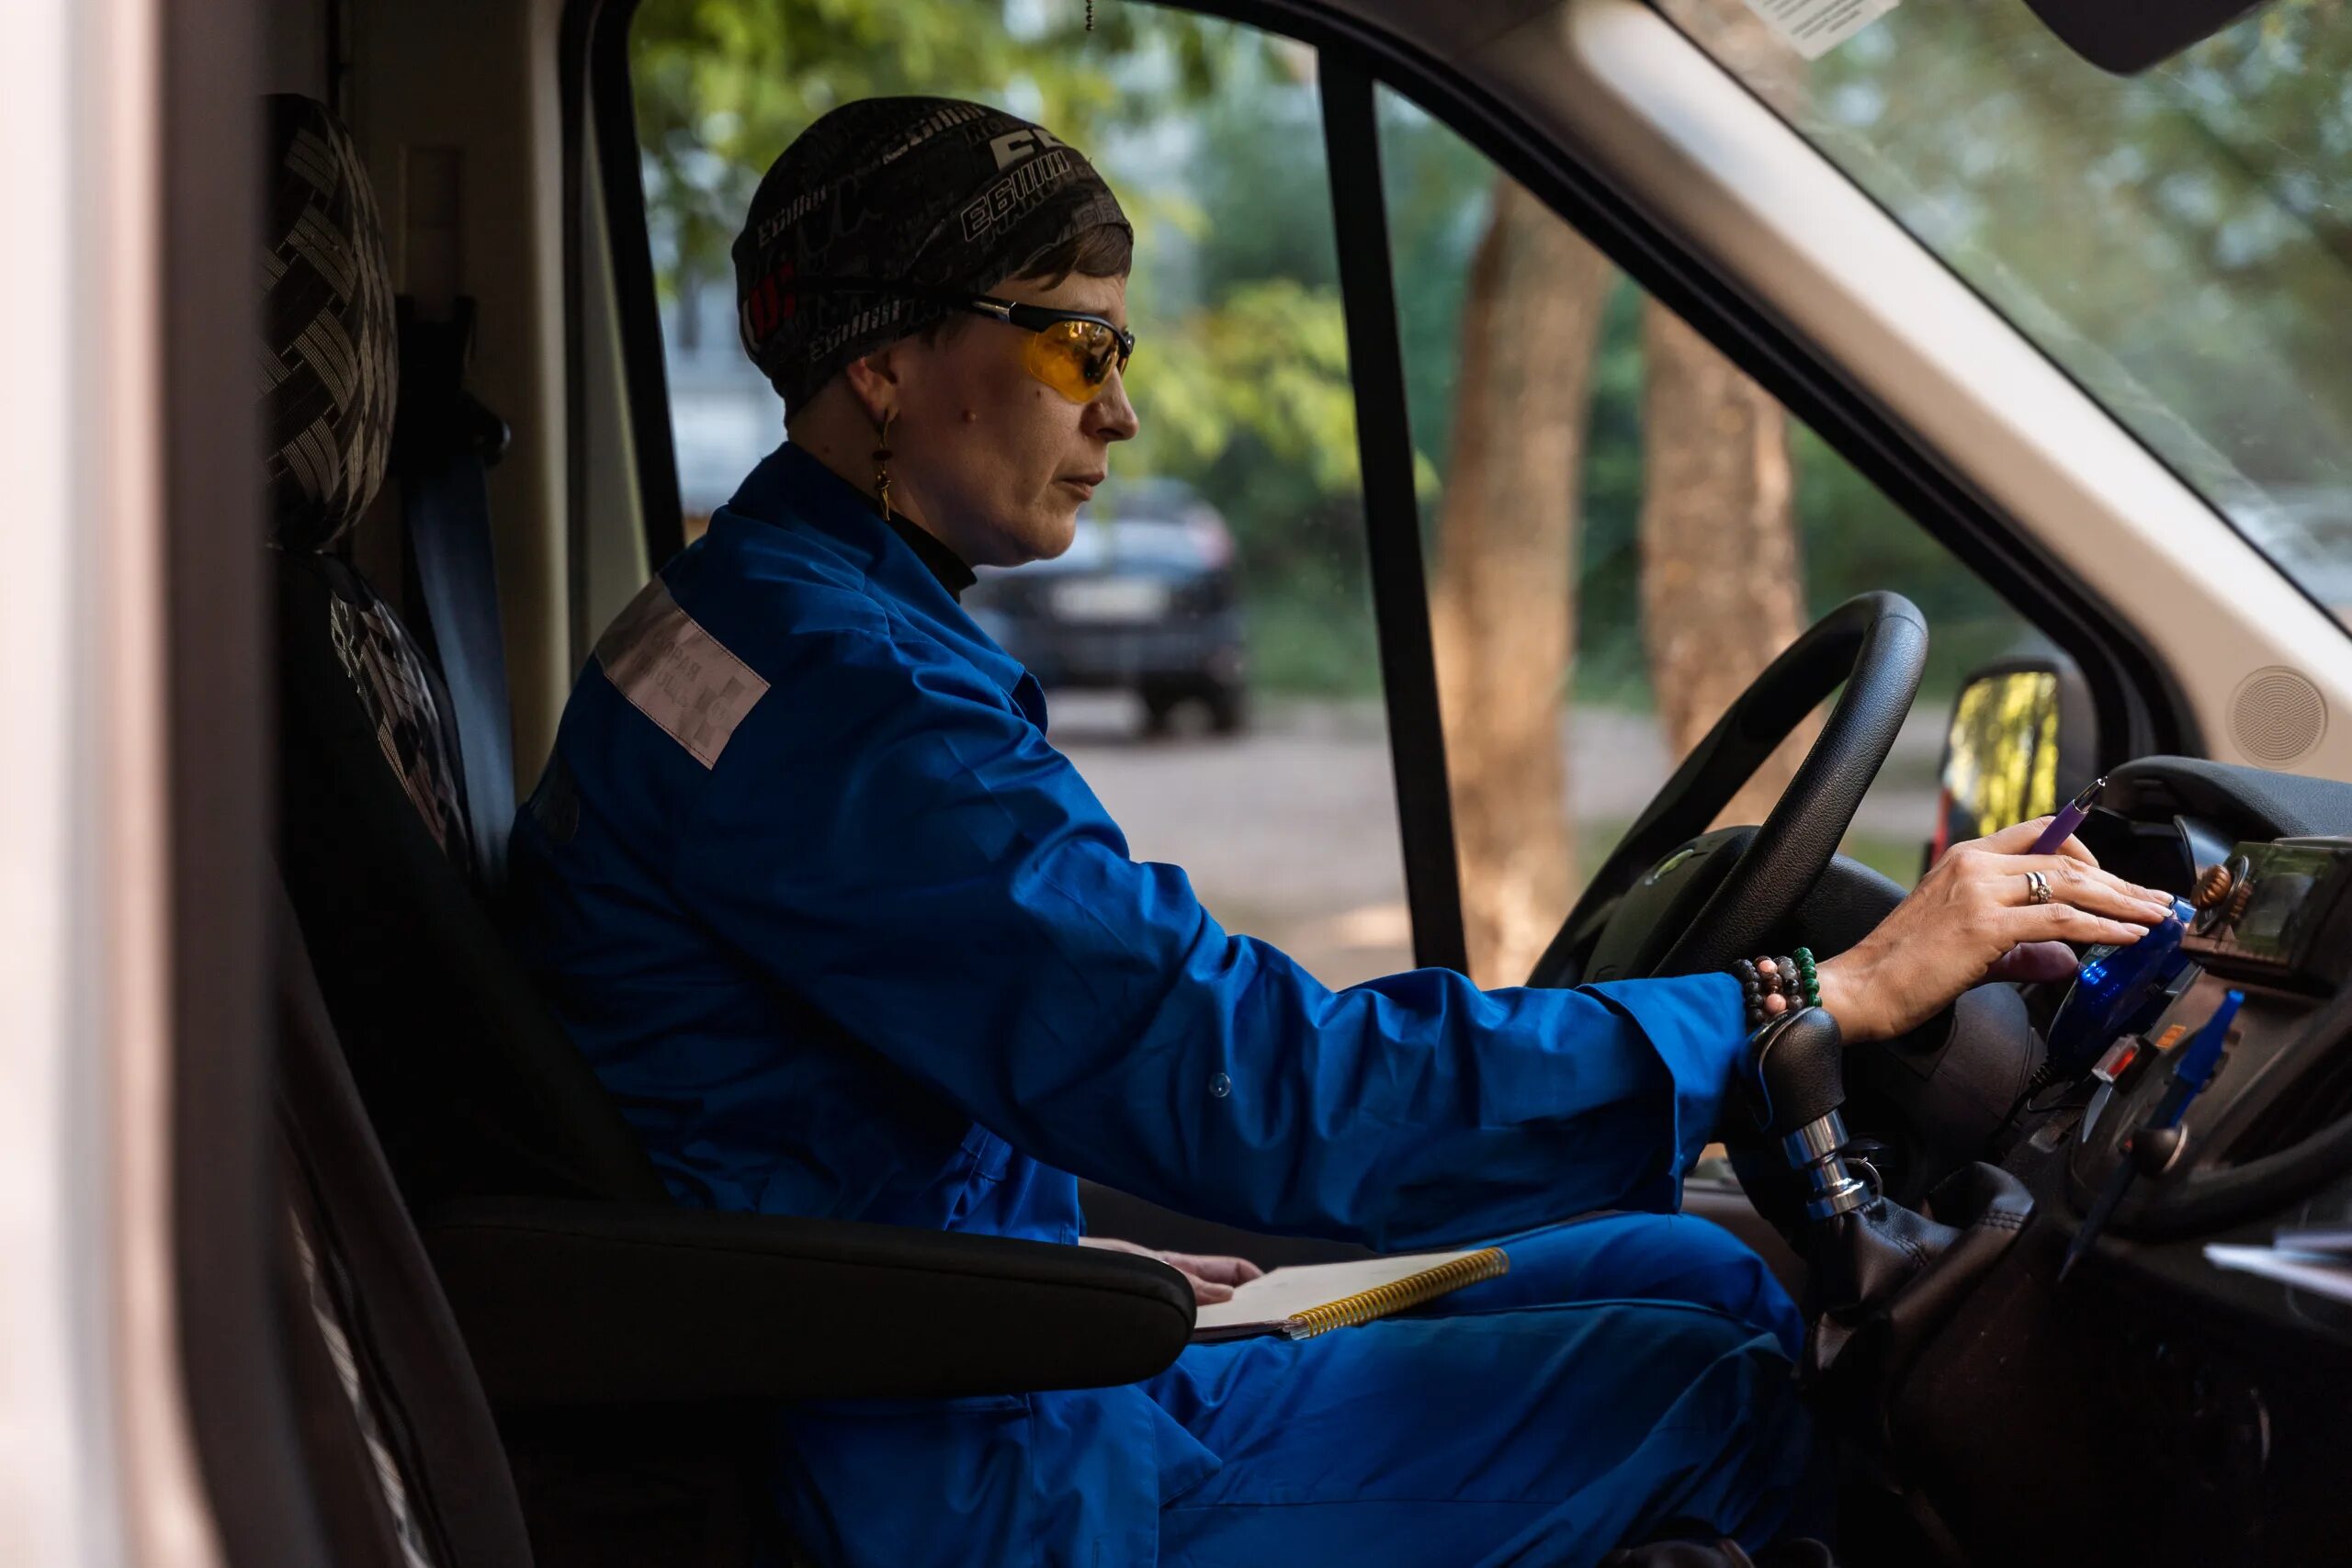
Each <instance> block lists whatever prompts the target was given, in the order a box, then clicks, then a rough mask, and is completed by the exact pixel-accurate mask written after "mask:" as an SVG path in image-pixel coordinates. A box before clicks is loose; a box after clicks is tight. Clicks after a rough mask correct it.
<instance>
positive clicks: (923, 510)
mask: <svg viewBox="0 0 2352 1568" xmlns="http://www.w3.org/2000/svg"><path fill="white" fill-rule="evenodd" d="M988 292H989V293H990V294H991V295H993V296H995V297H996V298H997V299H1011V300H1013V301H1014V302H1016V303H1019V304H1026V305H1048V306H1052V307H1054V308H1055V309H1057V310H1083V311H1086V312H1088V313H1089V314H1091V315H1096V316H1101V317H1103V319H1104V320H1106V321H1114V322H1116V323H1117V324H1118V325H1119V326H1121V327H1125V325H1126V324H1127V280H1126V279H1125V278H1124V277H1083V276H1076V275H1073V276H1069V277H1066V278H1064V279H1063V280H1062V281H1061V282H1060V283H1058V284H1056V285H1055V286H1054V287H1053V288H1045V287H1043V286H1042V285H1041V283H1040V282H1039V280H1037V279H1035V278H1031V279H1020V278H1013V279H1008V280H1007V281H1005V282H1004V283H1001V284H999V285H998V286H997V287H996V288H991V289H989V291H988ZM1029 336H1030V334H1029V333H1028V331H1027V330H1026V329H1024V328H1021V327H1015V326H1012V325H1011V324H1009V323H1007V322H1004V321H991V320H989V318H987V317H985V316H963V317H960V318H958V319H957V320H956V324H955V326H954V327H953V328H952V329H951V330H950V331H948V332H947V333H944V335H943V336H942V337H941V339H940V341H939V342H937V343H931V344H926V343H922V342H920V341H917V340H913V339H908V340H902V341H901V342H900V343H899V344H893V345H892V348H893V349H894V350H896V351H899V352H897V353H894V355H893V357H894V358H896V359H898V360H899V365H898V367H897V368H898V369H899V375H898V377H897V381H898V399H897V402H898V417H897V419H896V421H895V422H894V423H892V425H891V427H890V451H891V457H890V478H891V487H890V488H891V496H892V498H893V499H894V500H899V501H901V502H903V503H904V507H905V510H907V511H908V512H910V513H912V514H913V515H914V516H915V517H916V518H918V519H920V520H921V521H922V524H923V525H924V526H926V527H927V528H929V529H930V531H931V532H932V533H933V535H935V536H938V537H939V538H940V540H941V541H942V542H944V544H946V545H947V546H948V547H949V548H951V549H953V550H955V551H956V554H957V555H959V556H961V557H963V558H964V559H965V560H966V561H967V562H969V563H970V564H972V565H974V566H1017V565H1019V564H1020V563H1022V562H1023V561H1031V560H1042V559H1046V558H1050V557H1053V556H1057V555H1059V554H1061V553H1062V552H1063V551H1064V550H1066V549H1068V548H1069V543H1070V539H1071V537H1072V536H1073V534H1074V533H1075V531H1076V526H1077V517H1078V508H1079V503H1080V502H1083V501H1084V500H1085V499H1086V498H1087V497H1088V496H1089V495H1091V494H1092V493H1093V489H1094V486H1095V485H1096V484H1098V483H1100V482H1101V481H1102V479H1103V473H1104V471H1105V469H1106V468H1107V467H1108V453H1109V451H1110V446H1111V443H1112V442H1114V441H1125V440H1127V439H1128V438H1129V437H1131V436H1133V435H1134V434H1135V433H1136V411H1135V407H1134V405H1133V404H1131V403H1129V402H1128V401H1127V391H1126V386H1125V378H1123V377H1121V376H1120V375H1119V373H1118V372H1116V371H1113V372H1112V374H1111V378H1110V379H1109V380H1108V381H1106V382H1104V383H1103V389H1102V391H1101V392H1099V393H1097V394H1096V395H1095V397H1094V400H1092V401H1091V402H1087V403H1074V402H1071V401H1070V400H1069V399H1068V398H1066V397H1064V396H1062V394H1061V393H1059V392H1057V391H1056V390H1054V389H1052V388H1051V387H1048V386H1046V385H1045V384H1044V383H1043V382H1041V381H1038V380H1036V379H1035V378H1033V377H1032V376H1031V375H1030V374H1029V372H1028V370H1027V368H1026V367H1024V366H1023V363H1022V358H1023V354H1024V352H1025V351H1026V350H1027V347H1028V341H1029Z"/></svg>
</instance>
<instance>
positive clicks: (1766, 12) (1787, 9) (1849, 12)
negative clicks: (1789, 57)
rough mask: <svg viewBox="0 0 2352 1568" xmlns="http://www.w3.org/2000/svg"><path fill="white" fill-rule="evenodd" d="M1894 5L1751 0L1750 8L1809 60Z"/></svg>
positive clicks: (1889, 1) (1857, 0) (1864, 0)
mask: <svg viewBox="0 0 2352 1568" xmlns="http://www.w3.org/2000/svg"><path fill="white" fill-rule="evenodd" d="M1894 6H1895V0H1747V8H1748V9H1749V10H1751V11H1753V12H1755V13H1756V14H1757V15H1758V16H1759V17H1763V18H1764V20H1765V21H1766V22H1767V23H1769V24H1770V26H1771V28H1772V30H1773V31H1774V32H1776V33H1778V34H1780V35H1781V41H1782V42H1784V43H1786V44H1787V45H1788V46H1789V47H1790V48H1791V49H1793V50H1795V51H1797V52H1798V53H1799V54H1802V55H1804V57H1805V58H1806V59H1807V60H1818V59H1820V58H1821V57H1822V56H1823V55H1825V54H1826V53H1828V52H1829V51H1831V50H1833V49H1836V48H1837V47H1838V45H1839V44H1841V43H1844V42H1845V41H1846V40H1847V39H1849V38H1852V37H1853V36H1854V35H1855V34H1856V33H1858V32H1860V31H1861V30H1862V29H1863V28H1866V27H1869V26H1870V25H1871V23H1872V22H1875V21H1877V20H1878V19H1879V18H1880V17H1883V16H1885V15H1886V14H1887V13H1888V12H1889V11H1892V10H1894Z"/></svg>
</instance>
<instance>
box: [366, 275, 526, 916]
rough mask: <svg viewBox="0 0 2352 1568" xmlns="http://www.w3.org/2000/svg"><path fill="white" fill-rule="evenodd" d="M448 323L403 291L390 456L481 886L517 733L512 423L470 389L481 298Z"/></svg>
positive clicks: (422, 628)
mask: <svg viewBox="0 0 2352 1568" xmlns="http://www.w3.org/2000/svg"><path fill="white" fill-rule="evenodd" d="M452 304H453V307H454V308H453V310H452V311H451V314H450V317H449V319H448V320H447V321H423V320H421V319H419V317H418V314H417V310H416V302H415V300H413V299H410V298H408V297H406V296H402V297H401V299H400V300H399V317H400V338H401V392H400V410H399V414H398V417H397V419H396V421H395V423H394V429H393V434H392V466H393V469H394V471H395V472H396V473H398V474H399V476H400V481H401V522H402V525H403V531H404V532H405V534H406V535H407V554H408V575H409V581H410V584H411V587H412V590H413V591H412V592H411V593H410V594H409V596H408V597H409V604H410V607H411V610H412V615H411V617H410V618H411V621H412V623H413V630H415V631H416V633H417V634H418V636H419V637H420V639H421V640H422V641H423V642H424V648H425V651H426V652H427V654H428V655H430V656H431V658H432V659H433V660H434V662H435V664H436V665H437V666H438V667H439V669H440V671H441V679H442V682H443V683H444V684H445V685H446V686H447V688H448V693H449V705H450V707H451V709H452V710H453V716H454V718H455V720H456V725H457V731H458V753H459V772H460V773H461V774H462V787H463V789H464V792H465V801H466V818H467V822H468V825H469V829H470V830H471V836H472V851H473V862H474V869H475V873H476V874H477V876H478V877H479V879H480V883H481V887H482V889H483V890H484V891H485V892H486V893H489V894H492V895H493V896H494V895H495V893H496V892H497V890H498V889H499V888H501V887H503V886H504V884H505V877H506V833H507V829H508V828H509V826H510V825H511V820H512V818H513V817H514V815H515V739H514V735H515V732H514V728H513V719H512V716H511V709H510V707H509V705H508V700H507V691H506V643H505V639H504V637H503V632H502V630H501V628H500V626H499V615H498V562H497V557H496V553H495V551H494V550H493V548H492V544H491V534H490V477H489V476H490V468H491V466H492V464H494V463H496V462H497V461H498V459H499V458H500V457H503V456H505V453H506V444H507V439H508V431H507V428H506V422H505V421H504V420H502V419H500V418H499V417H498V415H497V414H495V413H493V412H491V411H490V410H489V409H488V408H486V407H484V406H483V405H482V404H481V401H480V400H477V399H476V398H475V397H474V396H473V394H472V393H470V392H469V391H467V390H466V388H465V374H466V362H467V360H468V359H469V357H470V356H471V354H472V350H473V327H474V302H473V300H472V299H470V298H469V297H466V296H459V297H458V299H455V300H454V301H453V302H452Z"/></svg>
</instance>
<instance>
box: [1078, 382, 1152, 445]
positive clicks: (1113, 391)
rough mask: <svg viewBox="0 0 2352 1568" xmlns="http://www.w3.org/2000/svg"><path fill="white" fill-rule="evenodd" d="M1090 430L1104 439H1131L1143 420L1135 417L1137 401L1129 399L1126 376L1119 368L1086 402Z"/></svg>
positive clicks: (1141, 425)
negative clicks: (1087, 402) (1133, 401)
mask: <svg viewBox="0 0 2352 1568" xmlns="http://www.w3.org/2000/svg"><path fill="white" fill-rule="evenodd" d="M1086 412H1087V417H1088V423H1089V424H1090V425H1091V432H1090V433H1091V434H1095V435H1099V436H1101V437H1102V438H1103V440H1105V441H1131V440H1133V439H1134V438H1135V434H1136V431H1137V430H1139V429H1141V428H1142V427H1143V422H1142V421H1141V420H1140V419H1138V418H1136V406H1135V404H1133V403H1131V402H1129V401H1128V400H1127V378H1126V377H1125V375H1123V374H1122V373H1120V372H1119V371H1116V370H1114V371H1112V372H1111V378H1110V380H1108V381H1106V382H1104V383H1103V390H1102V391H1100V392H1098V393H1096V394H1095V397H1094V400H1093V401H1092V402H1091V403H1089V404H1087V405H1086Z"/></svg>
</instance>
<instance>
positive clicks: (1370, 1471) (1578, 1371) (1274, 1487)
mask: <svg viewBox="0 0 2352 1568" xmlns="http://www.w3.org/2000/svg"><path fill="white" fill-rule="evenodd" d="M1503 1246H1504V1248H1505V1250H1506V1251H1507V1252H1508V1253H1509V1254H1510V1259H1511V1268H1510V1273H1509V1274H1507V1275H1505V1276H1503V1277H1502V1278H1500V1279H1498V1280H1488V1281H1486V1282H1485V1283H1483V1284H1479V1285H1476V1286H1473V1287H1470V1288H1469V1289H1467V1290H1464V1291H1461V1292H1456V1293H1455V1294H1453V1295H1452V1296H1450V1297H1448V1298H1446V1299H1445V1300H1444V1301H1442V1302H1441V1303H1433V1304H1432V1306H1431V1307H1430V1308H1428V1309H1426V1310H1425V1311H1424V1312H1423V1313H1422V1314H1416V1315H1412V1316H1407V1317H1400V1318H1395V1319H1390V1320H1387V1321H1385V1322H1380V1323H1374V1324H1369V1325H1365V1326H1363V1327H1362V1328H1355V1329H1345V1330H1340V1331H1339V1332H1336V1333H1332V1334H1328V1335H1324V1336H1321V1337H1317V1338H1313V1339H1307V1340H1302V1341H1298V1342H1296V1343H1293V1342H1291V1341H1287V1340H1282V1339H1271V1338H1267V1339H1246V1340H1238V1341H1234V1342H1230V1343H1227V1344H1222V1345H1204V1346H1195V1347H1193V1348H1191V1349H1189V1350H1187V1351H1185V1352H1184V1354H1183V1355H1182V1357H1180V1358H1179V1359H1178V1360H1177V1362H1176V1364H1175V1365H1174V1366H1173V1367H1171V1368H1170V1369H1169V1370H1168V1371H1165V1372H1163V1373H1161V1374H1160V1375H1159V1377H1158V1378H1155V1379H1154V1380H1152V1381H1151V1382H1149V1383H1148V1384H1146V1385H1145V1386H1146V1388H1147V1390H1148V1392H1149V1393H1150V1394H1151V1396H1152V1397H1153V1398H1154V1399H1155V1400H1157V1401H1158V1402H1159V1404H1160V1405H1161V1406H1162V1407H1163V1408H1164V1409H1166V1410H1167V1411H1168V1412H1169V1413H1170V1415H1172V1416H1175V1418H1176V1419H1177V1420H1178V1421H1179V1422H1181V1423H1182V1425H1183V1426H1184V1427H1186V1428H1187V1429H1188V1430H1189V1431H1191V1432H1192V1433H1193V1436H1194V1437H1196V1438H1199V1439H1200V1441H1201V1442H1202V1443H1203V1444H1204V1445H1205V1446H1206V1447H1207V1448H1208V1449H1209V1450H1212V1451H1213V1452H1215V1453H1216V1455H1217V1456H1218V1457H1219V1458H1220V1459H1222V1461H1224V1462H1223V1464H1222V1466H1221V1467H1220V1468H1219V1469H1218V1470H1217V1471H1216V1472H1215V1473H1214V1474H1212V1475H1210V1476H1209V1477H1208V1478H1207V1479H1206V1480H1205V1481H1204V1482H1202V1483H1200V1484H1199V1485H1197V1486H1195V1487H1193V1489H1192V1490H1190V1491H1189V1492H1186V1493H1184V1494H1183V1495H1180V1496H1178V1497H1176V1498H1174V1499H1173V1500H1172V1501H1170V1502H1169V1503H1168V1504H1167V1505H1165V1506H1163V1508H1162V1510H1161V1515H1160V1535H1159V1562H1160V1564H1161V1568H1265V1565H1268V1564H1277V1563H1279V1564H1286V1565H1292V1568H1306V1565H1308V1564H1335V1565H1361V1568H1373V1565H1377V1568H1421V1565H1424V1564H1426V1565H1427V1568H1473V1565H1476V1568H1503V1565H1505V1564H1510V1565H1513V1568H1576V1565H1577V1564H1583V1563H1589V1562H1594V1561H1595V1560H1597V1559H1598V1558H1600V1556H1602V1555H1603V1554H1604V1553H1606V1552H1607V1551H1610V1550H1611V1548H1613V1547H1616V1546H1619V1545H1621V1544H1625V1543H1628V1542H1633V1541H1639V1540H1644V1539H1645V1538H1647V1537H1648V1536H1649V1535H1651V1534H1652V1533H1653V1532H1655V1531H1657V1529H1659V1527H1661V1526H1663V1525H1667V1524H1668V1523H1669V1522H1671V1521H1675V1520H1678V1519H1691V1520H1702V1521H1705V1522H1707V1523H1710V1524H1712V1525H1713V1526H1714V1527H1715V1528H1717V1529H1720V1530H1722V1531H1723V1532H1724V1533H1725V1534H1728V1535H1733V1536H1736V1538H1738V1539H1739V1540H1741V1541H1742V1542H1743V1543H1745V1544H1747V1545H1748V1546H1751V1547H1753V1546H1757V1545H1760V1544H1762V1543H1763V1542H1765V1541H1767V1540H1770V1539H1772V1538H1773V1537H1774V1536H1775V1535H1776V1534H1777V1533H1779V1532H1780V1530H1781V1528H1782V1526H1783V1525H1784V1524H1785V1523H1786V1522H1788V1521H1789V1519H1790V1517H1791V1515H1792V1509H1794V1510H1796V1511H1797V1513H1798V1516H1799V1517H1802V1518H1804V1520H1805V1522H1806V1523H1807V1524H1808V1525H1809V1526H1811V1525H1813V1524H1814V1518H1813V1515H1814V1512H1815V1508H1816V1507H1817V1506H1818V1504H1817V1499H1815V1497H1814V1496H1813V1495H1812V1494H1813V1492H1814V1489H1815V1488H1814V1482H1813V1472H1814V1467H1813V1465H1812V1462H1811V1461H1812V1451H1813V1445H1812V1434H1811V1430H1810V1427H1809V1424H1808V1422H1807V1419H1806V1415H1805V1412H1804V1408H1803V1406H1802V1405H1800V1404H1799V1403H1798V1401H1797V1397H1796V1392H1795V1389H1794V1388H1793V1387H1792V1383H1791V1380H1790V1372H1791V1362H1792V1357H1793V1356H1794V1355H1795V1353H1796V1351H1797V1348H1798V1346H1799V1344H1800V1343H1801V1341H1802V1338H1803V1335H1804V1327H1803V1325H1802V1323H1801V1322H1800V1320H1799V1318H1798V1315H1797V1313H1796V1309H1795V1307H1794V1306H1793V1305H1792V1303H1791V1302H1790V1301H1789V1298H1788V1296H1787V1294H1786V1293H1785V1292H1782V1291H1781V1288H1780V1286H1779V1284H1778V1283H1777V1282H1776V1281H1775V1280H1773V1279H1772V1277H1771V1275H1770V1272H1769V1271H1768V1270H1767V1269H1766V1268H1765V1266H1764V1263H1763V1261H1762V1259H1760V1258H1758V1257H1757V1256H1756V1255H1755V1253H1753V1252H1751V1251H1750V1250H1748V1249H1747V1247H1744V1246H1742V1245H1741V1244H1740V1243H1739V1242H1738V1241H1736V1239H1734V1238H1733V1237H1732V1235H1730V1234H1729V1233H1728V1232H1726V1231H1724V1230H1723V1229H1721V1228H1719V1227H1718V1226H1715V1225H1713V1224H1709V1223H1708V1222H1706V1221H1704V1220H1702V1219H1696V1218H1691V1217H1689V1216H1684V1215H1663V1214H1607V1215H1600V1216H1596V1217H1594V1218H1590V1219H1586V1220H1581V1221H1577V1222H1574V1223H1571V1224H1564V1225H1556V1226H1553V1227H1550V1228H1548V1229H1545V1230H1541V1231H1536V1232H1532V1233H1531V1234H1528V1235H1521V1236H1518V1237H1515V1238H1513V1239H1511V1240H1510V1241H1508V1242H1506V1243H1504V1244H1503Z"/></svg>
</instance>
